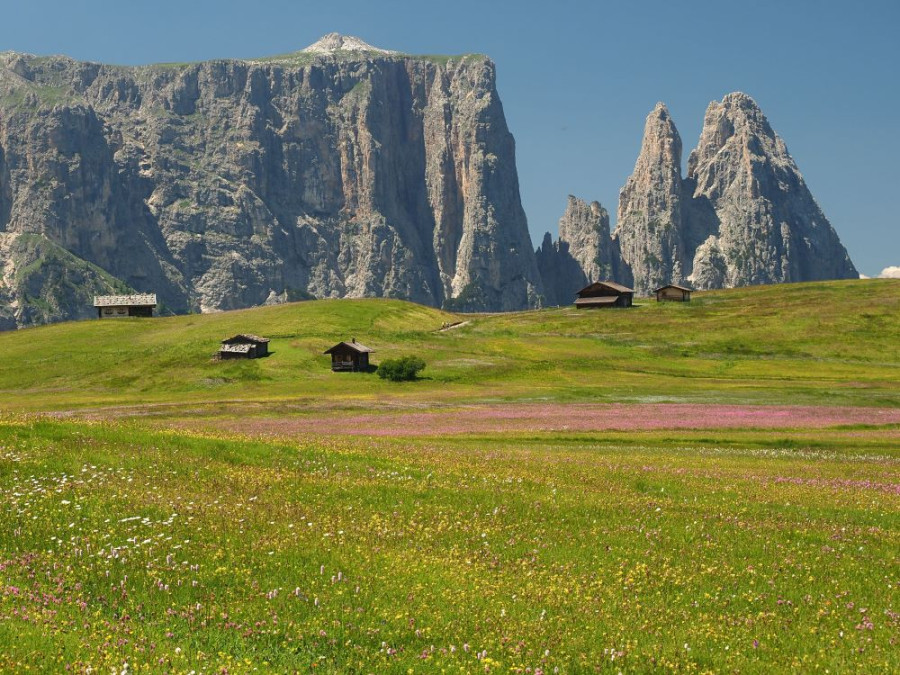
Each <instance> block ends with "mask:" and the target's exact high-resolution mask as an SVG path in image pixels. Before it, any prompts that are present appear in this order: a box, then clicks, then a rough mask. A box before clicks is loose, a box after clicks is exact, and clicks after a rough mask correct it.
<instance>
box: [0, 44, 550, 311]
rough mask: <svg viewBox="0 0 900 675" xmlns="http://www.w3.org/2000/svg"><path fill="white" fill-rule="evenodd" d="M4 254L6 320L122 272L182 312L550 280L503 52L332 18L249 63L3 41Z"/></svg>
mask: <svg viewBox="0 0 900 675" xmlns="http://www.w3.org/2000/svg"><path fill="white" fill-rule="evenodd" d="M22 237H29V239H28V240H27V241H29V242H31V244H29V245H24V244H23V243H21V241H20V240H21V238H22ZM35 242H38V243H35ZM23 251H24V252H23ZM28 251H30V253H27V252H28ZM36 251H38V252H40V251H43V252H44V253H41V254H40V255H38V253H36ZM48 251H52V252H54V255H51V256H50V259H52V264H49V265H48V264H45V262H44V261H45V259H48V257H47V256H48V254H47V253H46V252H48ZM26 253H27V254H26ZM57 253H58V255H57ZM0 264H2V266H3V269H4V270H6V274H4V276H3V286H2V288H0V307H2V308H0V322H2V321H5V324H4V326H5V327H11V326H12V325H19V326H21V325H27V324H29V323H33V322H36V321H43V320H55V319H60V318H72V317H79V316H83V315H85V312H86V311H87V312H91V311H92V310H91V308H90V306H89V303H88V305H85V302H86V298H89V296H90V294H91V293H92V292H112V291H121V290H123V289H126V290H127V289H134V290H136V291H142V292H155V293H157V294H158V296H159V297H160V299H161V301H162V303H164V305H165V306H166V307H167V308H168V309H169V310H171V311H175V312H186V311H215V310H222V309H232V308H237V307H246V306H252V305H259V304H263V303H267V302H268V303H277V302H282V301H286V300H291V299H298V298H308V297H363V296H387V297H402V298H406V299H411V300H414V301H417V302H421V303H424V304H428V305H432V306H436V307H440V306H447V307H452V308H454V309H466V310H512V309H522V308H525V307H530V306H534V305H535V304H536V303H537V302H539V298H540V297H541V294H542V285H541V281H540V277H539V274H538V271H537V267H536V262H535V257H534V252H533V250H532V247H531V240H530V238H529V235H528V231H527V224H526V220H525V214H524V211H523V209H522V206H521V201H520V197H519V186H518V178H517V174H516V168H515V143H514V140H513V137H512V135H511V134H510V132H509V130H508V128H507V125H506V121H505V118H504V114H503V107H502V104H501V102H500V99H499V96H498V95H497V90H496V87H495V69H494V64H493V63H492V62H491V61H490V60H489V59H487V58H486V57H484V56H479V55H467V56H460V57H414V56H408V55H403V54H398V53H395V52H390V51H387V50H381V49H377V48H375V47H372V46H371V45H367V44H366V43H365V42H363V41H362V40H359V39H358V38H352V37H348V36H341V35H338V34H331V35H328V36H325V37H324V38H322V39H321V40H319V41H318V42H316V43H315V44H313V45H311V46H310V47H309V48H307V49H305V50H302V51H300V52H296V53H292V54H287V55H283V56H279V57H272V58H267V59H259V60H247V61H236V60H218V61H209V62H204V63H196V64H162V65H152V66H141V67H121V66H109V65H101V64H96V63H82V62H78V61H74V60H71V59H68V58H65V57H35V56H31V55H25V54H17V53H11V52H7V53H4V54H0ZM23 270H25V271H24V272H23ZM23 274H24V275H25V276H27V277H28V279H27V280H23V279H22V278H21V277H22V275H23ZM74 285H80V286H79V287H80V288H81V289H82V292H81V294H80V295H79V294H76V295H74V296H73V295H72V292H71V289H72V288H73V287H74ZM36 289H40V295H39V296H36V295H34V292H35V290H36ZM36 306H39V307H40V308H43V310H42V311H41V312H36V311H35V307H36Z"/></svg>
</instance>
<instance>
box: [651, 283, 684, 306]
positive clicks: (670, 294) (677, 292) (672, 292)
mask: <svg viewBox="0 0 900 675" xmlns="http://www.w3.org/2000/svg"><path fill="white" fill-rule="evenodd" d="M693 292H694V289H692V288H686V287H684V286H677V285H675V284H669V285H668V286H662V287H661V288H657V289H656V291H655V293H656V301H657V302H690V301H691V293H693Z"/></svg>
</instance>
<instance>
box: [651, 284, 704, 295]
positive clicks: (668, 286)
mask: <svg viewBox="0 0 900 675" xmlns="http://www.w3.org/2000/svg"><path fill="white" fill-rule="evenodd" d="M667 288H675V289H677V290H679V291H687V292H688V293H693V292H694V289H693V288H688V287H687V286H679V285H678V284H666V285H665V286H660V287H659V288H657V289H656V290H655V291H653V292H654V293H659V292H660V291H664V290H666V289H667Z"/></svg>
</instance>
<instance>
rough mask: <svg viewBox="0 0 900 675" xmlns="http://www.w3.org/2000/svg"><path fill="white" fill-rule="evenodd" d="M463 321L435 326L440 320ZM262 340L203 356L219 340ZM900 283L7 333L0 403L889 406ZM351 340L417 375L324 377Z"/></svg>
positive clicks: (897, 376)
mask: <svg viewBox="0 0 900 675" xmlns="http://www.w3.org/2000/svg"><path fill="white" fill-rule="evenodd" d="M459 320H468V321H469V323H468V324H467V325H465V326H462V327H459V328H455V329H453V330H449V331H443V332H442V331H439V330H438V329H439V328H440V327H441V325H442V323H443V322H449V321H459ZM239 332H248V333H256V334H259V335H264V336H267V337H270V338H272V343H271V345H270V347H271V351H272V355H271V356H270V357H269V358H266V359H260V360H255V361H245V362H239V361H231V362H214V361H212V359H211V357H212V355H213V354H214V353H215V351H216V349H217V347H218V343H219V341H220V340H221V339H223V338H225V337H228V336H230V335H233V334H235V333H239ZM898 336H900V282H897V281H893V280H867V281H845V282H828V283H811V284H794V285H782V286H766V287H753V288H746V289H736V290H729V291H718V292H708V293H700V294H697V295H696V296H695V300H694V302H692V303H690V304H680V303H677V304H676V303H672V304H658V303H656V302H653V301H643V302H642V303H641V306H639V307H636V308H634V309H631V310H603V311H593V312H592V311H582V312H576V311H575V310H574V309H573V308H571V307H563V308H559V309H548V310H541V311H534V312H522V313H515V314H501V315H478V316H454V315H451V314H447V313H443V312H440V311H438V310H435V309H431V308H426V307H422V306H418V305H413V304H410V303H406V302H402V301H397V300H335V301H316V302H303V303H294V304H289V305H283V306H277V307H265V308H258V309H252V310H242V311H235V312H226V313H221V314H212V315H192V316H181V317H172V318H165V319H153V320H140V319H130V320H118V321H96V320H93V321H81V322H73V323H68V324H59V325H53V326H44V327H39V328H32V329H27V330H23V331H18V332H15V333H5V334H2V335H0V353H2V354H3V355H4V359H3V360H2V363H0V406H2V409H3V410H7V411H10V410H12V411H16V410H61V409H70V408H78V407H85V406H88V407H90V406H106V405H131V404H144V403H156V404H163V403H182V402H183V403H190V404H192V405H196V404H199V403H202V402H209V403H211V404H213V405H214V404H217V403H219V402H225V401H235V400H244V401H251V400H252V401H266V400H268V401H270V402H272V404H273V405H275V404H277V403H278V402H279V401H286V402H292V403H294V404H296V402H297V400H298V399H300V400H301V401H310V402H311V401H313V400H315V401H317V402H323V401H329V400H331V401H340V402H342V403H346V402H348V401H350V402H352V401H354V400H356V401H361V402H363V401H366V402H378V403H384V402H390V401H401V402H403V401H406V402H410V401H415V402H423V401H424V402H434V403H438V402H464V401H471V400H486V399H488V400H490V399H493V400H556V401H660V400H665V401H698V402H704V401H717V402H753V403H825V404H841V405H880V406H895V405H900V387H898V386H897V382H898V381H900V338H898ZM351 337H356V338H357V339H358V340H359V341H360V342H362V343H364V344H367V345H368V346H370V347H372V348H374V349H375V350H376V354H375V355H374V358H373V362H374V363H376V364H377V363H378V362H379V360H381V359H385V358H390V357H395V356H400V355H405V354H418V355H420V356H422V357H423V358H424V359H425V361H426V362H427V364H428V367H427V369H426V370H425V371H424V375H425V379H424V380H421V381H419V382H415V383H405V384H396V383H389V382H385V381H382V380H380V379H379V378H378V377H376V376H374V375H371V374H346V373H341V374H333V373H331V372H330V369H329V359H328V357H327V356H324V355H323V354H322V352H323V351H324V350H325V349H326V348H327V347H329V346H331V345H332V344H334V343H335V342H337V341H338V340H342V339H349V338H351Z"/></svg>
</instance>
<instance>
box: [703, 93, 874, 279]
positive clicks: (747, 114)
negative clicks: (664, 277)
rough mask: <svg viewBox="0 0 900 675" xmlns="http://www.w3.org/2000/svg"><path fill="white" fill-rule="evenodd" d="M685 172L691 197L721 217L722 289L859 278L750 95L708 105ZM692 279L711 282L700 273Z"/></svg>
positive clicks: (733, 97)
mask: <svg viewBox="0 0 900 675" xmlns="http://www.w3.org/2000/svg"><path fill="white" fill-rule="evenodd" d="M688 176H689V179H690V181H691V182H692V183H693V186H694V191H693V195H692V198H693V199H694V200H696V201H697V202H699V203H701V204H702V203H704V202H708V204H710V205H711V206H712V208H713V210H714V211H715V216H716V218H717V219H718V238H719V247H720V250H721V251H722V253H723V255H724V256H725V260H726V261H727V274H726V278H725V280H724V282H723V283H722V286H725V287H731V286H743V285H747V284H769V283H782V282H791V281H815V280H819V279H855V278H858V277H859V273H858V272H857V271H856V268H855V267H854V266H853V263H852V262H851V261H850V256H849V255H848V254H847V251H846V249H845V248H844V247H843V245H842V244H841V242H840V240H839V238H838V235H837V233H836V232H835V231H834V229H833V228H832V226H831V224H830V223H829V222H828V219H827V218H826V217H825V214H824V213H822V210H821V209H820V208H819V206H818V204H817V203H816V201H815V199H813V196H812V194H811V193H810V191H809V188H808V187H807V186H806V183H805V181H804V180H803V176H802V175H801V174H800V171H799V169H798V168H797V165H796V164H795V163H794V160H793V158H792V157H791V156H790V154H789V153H788V150H787V147H786V146H785V144H784V141H782V140H781V138H779V137H778V135H776V133H775V132H774V131H773V130H772V127H771V126H770V125H769V122H768V120H767V119H766V117H765V115H763V113H762V111H761V110H760V109H759V106H757V104H756V102H755V101H754V100H753V99H752V98H750V97H749V96H747V95H746V94H742V93H734V94H729V95H728V96H726V97H725V98H724V99H723V100H722V102H721V103H718V102H713V103H710V105H709V107H708V108H707V110H706V118H705V120H704V123H703V131H702V133H701V134H700V142H699V143H698V145H697V148H696V149H695V150H694V151H693V152H692V153H691V156H690V158H689V160H688ZM691 281H692V283H695V284H696V285H697V286H698V287H701V288H706V287H708V286H705V285H704V284H705V283H707V282H706V280H705V278H704V277H703V273H702V272H701V274H699V275H697V274H694V275H693V276H692V277H691Z"/></svg>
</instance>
